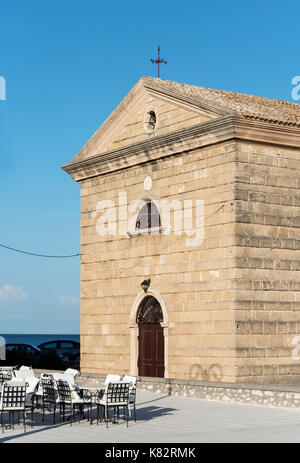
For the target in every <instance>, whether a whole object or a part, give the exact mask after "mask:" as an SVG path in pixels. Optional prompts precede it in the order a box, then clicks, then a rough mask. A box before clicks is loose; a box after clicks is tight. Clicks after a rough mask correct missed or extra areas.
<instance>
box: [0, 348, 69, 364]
mask: <svg viewBox="0 0 300 463" xmlns="http://www.w3.org/2000/svg"><path fill="white" fill-rule="evenodd" d="M0 365H1V366H2V365H18V366H21V365H28V366H32V368H65V366H66V364H65V362H64V360H63V359H62V358H61V357H60V356H59V355H58V354H57V353H56V352H52V353H48V352H43V351H42V350H41V349H40V348H39V347H36V346H33V345H32V344H21V343H15V344H6V359H5V360H1V361H0Z"/></svg>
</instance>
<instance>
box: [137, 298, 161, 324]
mask: <svg viewBox="0 0 300 463" xmlns="http://www.w3.org/2000/svg"><path fill="white" fill-rule="evenodd" d="M136 322H137V323H142V324H159V323H162V322H163V313H162V310H161V306H160V303H159V302H158V300H157V299H155V297H153V296H146V297H145V298H144V299H143V300H142V302H141V303H140V305H139V308H138V311H137V316H136Z"/></svg>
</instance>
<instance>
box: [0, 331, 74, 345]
mask: <svg viewBox="0 0 300 463" xmlns="http://www.w3.org/2000/svg"><path fill="white" fill-rule="evenodd" d="M0 336H2V337H3V338H4V339H5V344H15V343H20V344H32V345H33V346H38V345H39V344H42V342H47V341H55V340H60V339H65V340H69V341H78V342H80V335H79V334H1V333H0Z"/></svg>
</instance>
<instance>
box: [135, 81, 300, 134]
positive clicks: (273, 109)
mask: <svg viewBox="0 0 300 463" xmlns="http://www.w3.org/2000/svg"><path fill="white" fill-rule="evenodd" d="M143 79H145V80H146V81H148V82H153V83H155V84H156V85H159V86H160V87H162V88H166V89H170V90H173V91H176V92H179V93H182V94H184V95H189V96H192V97H194V98H197V99H199V101H204V102H206V103H209V104H211V105H216V106H218V107H219V108H221V109H224V110H226V109H229V110H231V111H234V112H236V113H237V114H239V115H241V116H244V117H247V118H251V119H259V120H262V121H267V122H275V123H280V124H285V125H297V126H300V104H299V103H292V102H289V101H283V100H275V99H271V98H265V97H261V96H255V95H247V94H244V93H235V92H228V91H225V90H215V89H212V88H205V87H197V86H196V85H188V84H180V83H178V82H173V81H169V80H163V79H158V78H154V77H143Z"/></svg>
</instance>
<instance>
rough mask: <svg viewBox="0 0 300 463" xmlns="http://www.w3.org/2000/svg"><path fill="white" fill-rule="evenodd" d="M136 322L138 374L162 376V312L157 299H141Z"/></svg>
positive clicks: (163, 357)
mask: <svg viewBox="0 0 300 463" xmlns="http://www.w3.org/2000/svg"><path fill="white" fill-rule="evenodd" d="M136 322H137V324H138V329H139V336H138V374H139V376H152V377H157V378H163V377H164V373H165V360H164V359H165V345H164V329H163V327H162V326H161V323H163V313H162V309H161V306H160V303H159V302H158V300H157V299H156V298H155V297H153V296H146V297H144V299H143V300H142V301H141V303H140V305H139V308H138V311H137V317H136Z"/></svg>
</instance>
